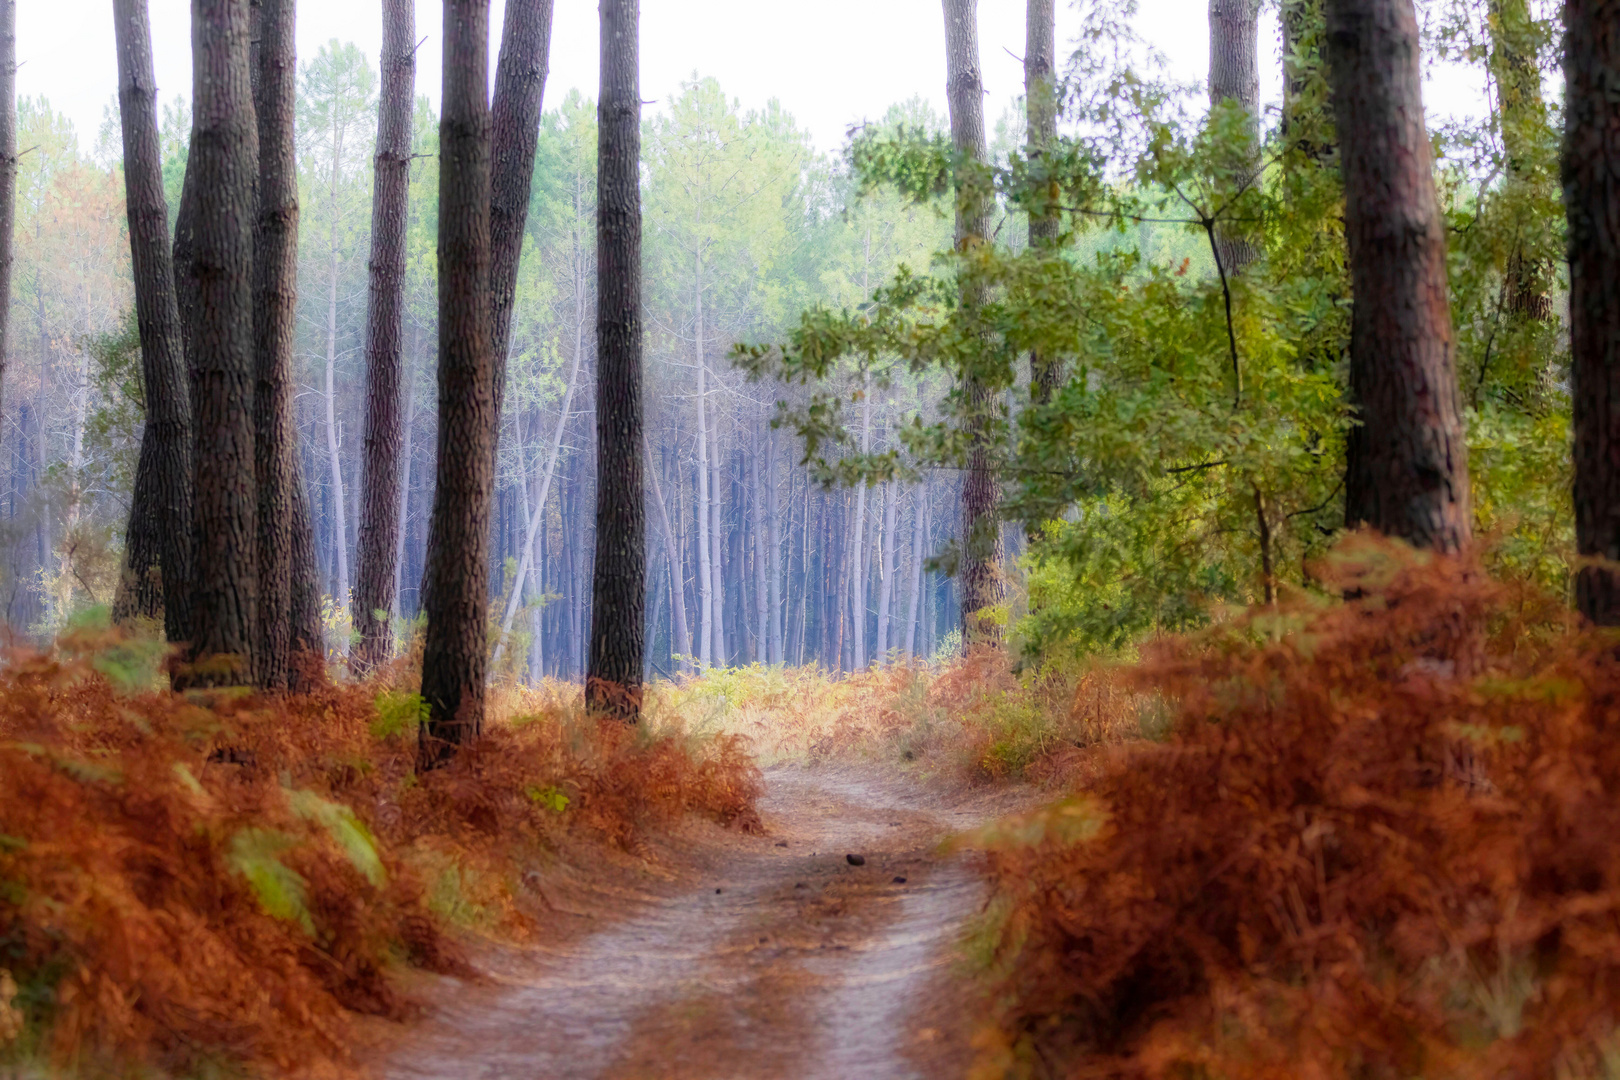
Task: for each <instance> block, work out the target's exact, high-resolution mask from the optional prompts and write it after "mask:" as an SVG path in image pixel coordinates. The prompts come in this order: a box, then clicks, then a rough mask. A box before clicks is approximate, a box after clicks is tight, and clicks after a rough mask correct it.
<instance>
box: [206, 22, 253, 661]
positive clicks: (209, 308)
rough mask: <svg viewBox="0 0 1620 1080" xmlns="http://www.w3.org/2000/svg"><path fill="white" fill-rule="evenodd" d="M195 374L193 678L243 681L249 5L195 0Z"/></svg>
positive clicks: (247, 594) (249, 577)
mask: <svg viewBox="0 0 1620 1080" xmlns="http://www.w3.org/2000/svg"><path fill="white" fill-rule="evenodd" d="M191 21H192V31H191V48H192V65H193V69H194V77H193V84H192V102H193V104H192V109H193V112H192V116H193V128H192V140H191V157H190V163H191V166H192V170H193V175H194V177H195V182H196V199H197V210H196V215H197V216H196V224H195V239H194V243H195V253H194V255H193V259H192V267H193V269H192V275H193V276H194V278H195V279H196V283H197V311H198V314H197V322H196V327H195V330H194V333H193V337H192V343H191V344H192V353H193V361H192V363H193V366H194V368H195V369H196V372H197V405H198V408H197V411H196V417H195V421H196V423H195V431H196V439H195V458H194V468H195V473H194V476H195V479H194V489H193V490H194V492H195V496H194V498H195V503H194V505H195V513H194V518H193V528H194V531H195V536H196V547H195V549H194V550H195V558H196V563H195V575H194V578H193V587H192V637H191V659H192V661H193V663H194V665H195V667H194V669H193V672H192V674H193V677H194V678H196V679H197V680H198V681H200V682H204V683H215V684H224V683H245V682H250V681H251V680H252V678H253V675H254V672H255V666H254V662H255V657H254V651H255V649H254V645H255V640H254V639H255V638H256V637H257V634H258V584H259V581H258V576H259V575H258V562H259V560H258V531H257V519H258V507H257V498H256V492H255V487H256V485H255V478H254V444H253V438H254V434H253V394H254V378H253V375H254V370H253V368H254V364H253V359H254V355H253V354H254V350H253V218H254V209H255V191H254V188H255V181H256V174H257V171H258V141H259V140H258V131H257V126H256V121H255V118H254V115H253V101H252V97H251V90H250V86H249V81H250V79H249V72H248V39H249V36H250V31H251V27H250V26H249V20H248V5H247V2H246V0H192V4H191Z"/></svg>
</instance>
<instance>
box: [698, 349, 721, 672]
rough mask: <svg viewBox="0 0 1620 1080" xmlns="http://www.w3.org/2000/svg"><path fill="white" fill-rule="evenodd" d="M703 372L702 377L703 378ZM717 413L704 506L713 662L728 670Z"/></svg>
mask: <svg viewBox="0 0 1620 1080" xmlns="http://www.w3.org/2000/svg"><path fill="white" fill-rule="evenodd" d="M701 373H702V372H701V370H700V371H699V374H701ZM715 413H716V410H714V409H710V410H709V423H710V428H709V457H708V461H709V464H708V469H709V476H708V481H709V498H708V501H707V502H706V503H705V504H704V507H705V511H706V512H707V513H708V515H709V521H708V525H709V608H710V620H709V636H710V638H711V641H710V643H709V647H710V649H711V650H712V651H711V652H710V656H709V658H710V660H711V661H712V662H713V663H715V664H717V665H719V666H720V667H725V666H726V660H727V650H726V573H725V565H726V563H725V559H724V557H723V556H724V545H725V532H724V531H723V530H722V528H721V518H722V510H721V499H720V418H719V417H718V416H717V415H715Z"/></svg>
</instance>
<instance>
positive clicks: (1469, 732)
mask: <svg viewBox="0 0 1620 1080" xmlns="http://www.w3.org/2000/svg"><path fill="white" fill-rule="evenodd" d="M1321 574H1322V580H1323V582H1324V584H1325V585H1326V586H1327V587H1328V588H1330V589H1332V590H1334V592H1335V593H1336V594H1338V595H1347V596H1350V597H1353V599H1350V600H1347V601H1344V602H1336V603H1326V602H1323V601H1320V600H1316V601H1313V600H1310V599H1308V598H1305V597H1297V598H1293V599H1290V600H1286V601H1284V602H1282V603H1281V604H1279V605H1278V606H1276V607H1275V608H1268V609H1260V610H1255V611H1252V612H1249V613H1248V614H1246V615H1244V616H1241V617H1235V618H1233V619H1231V620H1229V621H1227V622H1225V623H1223V624H1221V625H1218V626H1215V627H1213V628H1211V629H1209V630H1208V631H1206V632H1203V633H1200V634H1198V635H1194V636H1190V637H1186V638H1182V639H1178V640H1172V641H1168V642H1161V643H1159V644H1158V645H1156V646H1152V647H1149V648H1147V649H1146V650H1145V653H1146V655H1145V659H1144V660H1143V661H1142V663H1141V664H1140V665H1139V666H1137V667H1136V668H1135V669H1134V671H1133V672H1131V673H1130V676H1129V680H1130V683H1131V684H1132V685H1134V687H1135V688H1136V689H1137V690H1138V692H1140V693H1148V692H1152V693H1155V694H1162V695H1163V700H1165V701H1167V702H1168V703H1170V706H1171V709H1172V712H1171V730H1170V733H1169V737H1168V738H1167V739H1166V740H1165V741H1163V742H1153V741H1148V740H1137V741H1135V742H1131V743H1128V744H1122V745H1120V746H1119V747H1117V748H1116V749H1114V750H1112V751H1110V752H1108V753H1107V754H1106V755H1104V760H1103V761H1102V762H1101V763H1100V764H1099V766H1098V768H1097V770H1096V773H1095V774H1094V775H1092V776H1091V777H1089V778H1088V779H1087V781H1086V782H1085V783H1082V784H1078V785H1076V787H1075V790H1074V793H1073V794H1072V796H1071V797H1069V798H1067V799H1065V800H1063V801H1061V802H1059V803H1057V804H1055V805H1053V806H1050V807H1047V808H1045V809H1043V810H1041V811H1039V812H1037V813H1034V814H1031V815H1027V816H1024V817H1021V818H1016V819H1011V820H1008V821H1005V822H1002V823H1000V824H998V825H996V826H994V827H992V828H991V829H989V830H986V832H985V833H984V834H983V835H982V836H981V837H979V841H980V842H981V843H982V844H983V845H984V846H985V847H986V848H987V849H988V852H989V855H988V858H989V866H990V874H991V881H992V885H993V894H992V900H991V902H990V904H989V905H988V908H987V910H988V913H989V914H988V916H987V918H986V924H985V926H984V928H983V931H982V933H981V935H980V939H979V942H978V946H979V948H978V955H979V957H980V959H981V960H982V961H983V962H984V963H985V964H986V965H987V967H988V970H989V974H990V977H991V978H992V980H993V983H994V985H995V986H996V987H997V990H998V996H997V1000H998V1001H999V1002H1000V1006H999V1011H998V1012H997V1014H996V1016H995V1018H994V1021H993V1022H992V1023H990V1024H988V1025H987V1026H986V1027H985V1028H984V1030H982V1031H981V1032H980V1033H979V1035H978V1038H977V1041H976V1045H977V1046H978V1048H979V1060H978V1064H977V1066H976V1072H975V1074H974V1075H975V1076H977V1077H981V1078H984V1077H1003V1076H1043V1077H1044V1076H1094V1077H1177V1078H1190V1080H1198V1078H1207V1080H1273V1078H1275V1080H1282V1078H1299V1077H1304V1078H1324V1080H1325V1078H1341V1077H1342V1078H1356V1080H1385V1078H1388V1080H1397V1078H1399V1080H1408V1078H1425V1080H1439V1078H1450V1077H1491V1078H1524V1080H1530V1078H1541V1077H1567V1078H1576V1077H1594V1078H1595V1077H1614V1076H1616V1075H1620V1070H1617V1066H1620V1053H1617V1050H1620V1042H1617V1041H1616V1038H1615V1031H1614V1024H1615V1021H1616V1019H1617V1018H1620V845H1617V844H1616V837H1620V660H1617V658H1616V640H1615V638H1614V636H1613V635H1612V634H1611V633H1608V632H1602V631H1596V630H1592V629H1590V628H1583V627H1581V626H1579V625H1577V624H1576V623H1575V621H1574V620H1573V618H1572V617H1571V616H1570V615H1569V614H1568V612H1567V609H1566V608H1565V606H1564V605H1563V603H1562V602H1560V601H1559V600H1557V599H1554V598H1550V597H1547V596H1545V595H1540V594H1538V593H1536V592H1534V591H1533V590H1532V589H1528V588H1525V587H1520V586H1511V585H1507V584H1503V583H1499V582H1494V581H1492V580H1490V579H1489V578H1488V577H1487V576H1486V575H1485V574H1484V573H1483V572H1482V571H1481V570H1480V569H1479V567H1478V565H1477V563H1470V562H1459V561H1455V560H1448V559H1442V558H1430V557H1424V556H1419V555H1414V554H1413V553H1411V552H1410V551H1407V550H1404V549H1401V548H1398V547H1396V546H1395V545H1391V544H1385V543H1383V542H1381V541H1376V540H1372V539H1369V538H1360V539H1357V540H1355V541H1352V542H1351V543H1350V544H1349V545H1348V546H1346V547H1342V548H1340V549H1339V551H1338V552H1337V553H1336V556H1335V558H1334V559H1333V560H1332V561H1331V562H1330V563H1329V564H1328V565H1326V566H1324V567H1323V568H1322V569H1321Z"/></svg>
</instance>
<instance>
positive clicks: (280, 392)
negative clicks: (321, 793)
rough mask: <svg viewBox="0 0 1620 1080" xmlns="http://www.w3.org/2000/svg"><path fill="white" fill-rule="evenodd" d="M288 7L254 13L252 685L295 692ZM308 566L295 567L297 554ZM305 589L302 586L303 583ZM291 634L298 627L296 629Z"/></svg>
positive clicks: (305, 647)
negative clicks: (255, 669)
mask: <svg viewBox="0 0 1620 1080" xmlns="http://www.w3.org/2000/svg"><path fill="white" fill-rule="evenodd" d="M294 17H295V16H294V3H293V0H263V3H262V4H261V5H260V9H259V32H258V38H259V47H258V50H257V51H258V58H259V65H258V77H257V78H256V79H255V80H254V87H255V95H256V96H255V99H254V105H255V112H256V113H257V116H258V125H259V171H258V179H259V186H258V198H259V203H258V207H257V216H256V218H255V221H254V230H253V252H254V254H253V264H254V271H253V272H254V285H253V287H254V294H255V296H254V304H253V337H254V401H253V410H254V436H253V443H254V476H255V479H256V481H257V483H258V485H259V490H258V515H259V520H258V553H259V632H258V633H259V636H258V648H259V685H260V686H263V687H264V688H266V689H269V690H279V689H282V688H286V687H289V686H294V685H297V684H299V682H300V679H301V678H302V669H303V668H307V667H309V666H311V665H310V662H309V661H308V660H307V659H305V660H300V659H298V658H299V657H300V656H304V655H305V654H308V653H309V652H311V651H312V650H314V649H315V648H316V647H317V646H318V644H319V642H318V639H310V638H309V636H308V635H309V634H310V631H311V628H310V627H308V626H305V625H303V624H302V622H301V620H300V619H299V618H297V617H296V616H295V611H296V610H297V605H296V604H295V603H294V595H295V593H299V592H300V591H301V590H302V589H303V588H306V587H308V583H312V582H313V574H314V572H315V568H314V565H313V561H312V560H313V545H314V536H313V533H312V532H310V531H309V530H308V527H307V525H304V526H302V527H303V528H304V529H305V534H304V535H302V536H301V537H299V538H297V539H295V533H297V532H298V530H299V528H300V527H301V526H300V522H301V521H303V520H305V519H307V517H308V514H307V510H306V513H305V514H304V515H303V518H300V515H299V514H298V512H297V510H296V502H297V495H296V494H295V492H294V487H295V486H296V485H298V484H299V483H300V469H299V465H298V448H297V439H298V426H297V419H296V417H295V416H294V414H293V394H294V390H295V387H294V384H293V373H292V364H293V349H294V346H295V344H296V341H297V332H298V219H299V207H298V162H297V156H296V154H297V150H296V141H295V132H294V121H295V116H296V112H297V93H298V59H297V53H296V41H295V25H294ZM301 549H305V550H307V551H308V552H309V555H308V556H307V557H308V558H310V559H311V561H310V562H301V561H300V550H301ZM301 583H304V584H301ZM295 626H296V627H297V629H296V631H295Z"/></svg>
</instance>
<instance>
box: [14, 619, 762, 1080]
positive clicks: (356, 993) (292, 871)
mask: <svg viewBox="0 0 1620 1080" xmlns="http://www.w3.org/2000/svg"><path fill="white" fill-rule="evenodd" d="M154 658H155V657H154V655H153V653H152V651H151V650H150V649H143V648H142V647H141V646H139V645H138V644H137V643H133V642H130V641H128V640H126V639H123V638H120V637H118V636H116V635H111V634H105V633H102V634H95V633H89V632H80V633H78V634H75V635H70V636H69V637H67V638H66V639H64V640H63V642H62V643H61V647H60V649H59V651H58V653H57V654H56V655H53V656H49V657H45V656H33V657H18V658H15V659H14V660H13V661H12V662H11V663H10V664H8V665H7V666H6V667H5V668H4V669H3V670H0V966H3V967H5V968H7V969H8V970H9V971H10V972H11V973H12V975H14V976H15V978H16V982H17V983H18V984H19V993H18V994H17V995H16V998H15V1005H13V1003H12V1002H11V1001H10V1000H8V1001H6V1002H0V1020H6V1019H8V1018H11V1017H13V1016H16V1015H20V1016H21V1017H22V1018H23V1019H25V1020H26V1024H25V1030H24V1031H23V1032H22V1033H21V1035H20V1038H19V1039H18V1040H17V1044H16V1045H15V1046H14V1047H13V1049H12V1051H11V1052H12V1054H13V1055H14V1056H15V1055H21V1056H23V1057H30V1056H32V1057H34V1058H36V1059H43V1060H48V1061H50V1062H52V1063H54V1064H55V1065H57V1066H62V1067H72V1068H90V1067H92V1066H95V1067H97V1068H102V1069H105V1070H106V1071H109V1072H123V1071H131V1070H135V1069H137V1068H141V1067H153V1068H158V1069H162V1070H166V1071H182V1072H184V1071H188V1070H193V1071H194V1070H197V1069H199V1068H202V1067H204V1066H206V1065H208V1064H209V1063H210V1062H226V1063H230V1062H237V1063H243V1064H246V1065H253V1066H257V1067H260V1068H261V1069H269V1070H270V1071H271V1072H273V1073H278V1074H279V1073H285V1072H287V1071H289V1070H293V1069H309V1068H325V1069H329V1070H331V1069H336V1070H339V1071H341V1070H342V1069H343V1067H344V1063H345V1060H346V1058H345V1046H346V1044H347V1040H346V1030H347V1024H348V1020H349V1017H350V1016H351V1015H352V1014H354V1013H367V1014H376V1015H383V1016H390V1017H403V1016H407V1015H409V1014H410V1013H411V1012H412V1009H413V1006H412V1003H411V1002H410V1001H409V1000H407V999H405V998H404V997H403V996H401V994H400V993H399V992H398V990H397V989H396V986H395V981H394V980H393V979H392V978H391V976H390V972H391V971H393V970H395V969H397V968H398V967H399V966H401V965H403V964H411V965H416V966H421V967H426V968H428V969H431V970H438V971H455V970H460V969H461V967H462V962H461V960H460V959H459V953H458V949H457V946H456V942H455V938H454V936H453V935H450V934H448V933H447V931H448V930H449V929H450V928H451V927H453V926H454V925H456V924H458V923H460V924H476V925H478V926H481V927H485V928H488V929H492V930H497V931H500V932H502V933H505V934H507V935H510V936H523V935H525V934H534V933H539V932H541V926H540V923H539V922H538V921H537V919H536V918H535V913H536V911H537V909H538V906H539V903H540V901H539V898H537V897H536V896H534V895H532V893H531V892H530V889H529V887H528V885H527V881H528V875H526V874H525V873H524V870H525V867H527V866H530V865H533V863H534V860H535V859H536V858H537V857H539V856H541V855H543V854H544V853H545V852H547V851H555V850H557V849H558V848H559V847H560V846H561V845H562V844H563V843H564V841H568V842H569V843H571V844H573V843H586V844H588V843H595V844H597V845H601V844H609V845H615V846H618V847H622V848H632V849H633V848H636V847H637V846H639V845H642V844H644V843H645V842H646V841H647V840H648V838H650V837H651V836H654V835H656V834H657V833H658V832H659V831H660V830H662V829H664V828H667V827H668V826H669V825H670V824H671V823H672V822H673V821H674V820H676V819H677V818H679V817H681V816H682V815H684V814H687V813H694V812H695V813H700V814H705V815H708V816H710V817H713V818H715V819H717V820H720V821H722V822H726V823H728V824H732V825H735V826H738V827H744V828H747V827H750V826H752V825H754V824H755V823H756V822H757V819H756V818H755V816H754V811H753V800H754V798H755V796H756V794H757V792H758V776H757V773H756V771H755V769H754V766H753V764H752V762H751V760H750V759H749V758H748V756H747V755H746V753H745V752H744V749H743V747H742V745H741V743H740V741H739V740H736V739H733V738H724V737H720V738H707V739H705V738H699V737H694V736H692V735H690V734H689V733H688V732H686V731H685V730H683V729H682V728H681V726H680V725H679V723H678V722H677V719H676V718H675V717H673V716H672V715H670V716H665V717H663V718H661V719H660V720H658V721H656V722H654V723H650V724H647V725H643V726H641V727H639V728H628V727H626V726H625V725H622V724H618V723H598V722H597V721H595V720H592V719H588V718H585V717H582V716H580V715H579V714H578V712H577V711H575V710H572V709H569V708H566V707H564V706H562V705H559V704H555V703H553V704H546V703H542V702H535V703H533V704H534V706H535V707H534V708H529V709H521V708H516V707H513V708H510V709H508V710H507V712H506V714H505V717H504V719H503V720H502V721H501V722H498V723H497V724H495V725H494V728H493V730H492V731H491V732H490V733H489V734H488V736H487V737H486V738H485V739H484V740H482V741H481V742H480V743H479V744H478V745H476V746H475V747H473V748H472V749H470V750H468V751H466V752H464V753H462V754H461V755H459V756H458V758H457V759H456V760H455V762H454V763H453V764H452V765H450V766H449V767H446V768H443V769H440V770H437V771H435V772H432V773H430V774H427V775H419V774H417V773H416V772H415V769H414V761H415V741H416V736H415V723H416V719H417V716H418V714H419V704H418V702H417V700H416V699H415V698H414V697H412V696H410V695H407V694H404V693H402V692H397V691H390V690H388V689H387V688H386V686H378V685H369V684H368V685H365V686H353V685H349V686H337V685H332V686H327V687H326V688H324V689H322V690H320V691H318V692H316V693H314V694H311V695H309V696H307V697H300V698H294V699H290V700H281V701H266V700H262V699H259V698H256V697H253V696H233V695H230V694H224V693H219V694H211V695H192V696H189V697H176V696H174V695H171V694H169V693H167V692H166V691H165V692H157V691H152V690H149V689H145V690H142V689H137V688H136V687H139V686H141V685H143V684H144V685H149V682H150V679H149V676H150V673H151V670H152V664H151V661H152V660H153V659H154ZM143 672H144V673H145V674H144V675H143ZM400 677H402V678H403V676H400ZM120 684H124V688H122V689H121V688H120Z"/></svg>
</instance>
